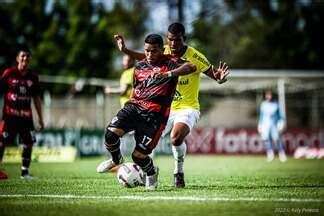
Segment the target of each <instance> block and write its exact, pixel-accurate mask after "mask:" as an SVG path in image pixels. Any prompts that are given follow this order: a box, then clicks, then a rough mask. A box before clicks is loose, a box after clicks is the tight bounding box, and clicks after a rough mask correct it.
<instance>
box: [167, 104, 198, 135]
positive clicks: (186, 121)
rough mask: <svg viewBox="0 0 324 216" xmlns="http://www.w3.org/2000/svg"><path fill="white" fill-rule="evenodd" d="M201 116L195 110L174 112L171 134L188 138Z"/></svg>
mask: <svg viewBox="0 0 324 216" xmlns="http://www.w3.org/2000/svg"><path fill="white" fill-rule="evenodd" d="M199 116H200V113H199V111H198V110H195V109H184V110H179V111H176V112H174V117H173V119H174V120H173V128H172V131H171V133H172V134H180V135H182V136H186V135H187V134H188V133H189V132H190V131H191V130H192V128H193V127H194V126H195V124H196V123H197V122H198V120H199ZM172 134H171V136H172Z"/></svg>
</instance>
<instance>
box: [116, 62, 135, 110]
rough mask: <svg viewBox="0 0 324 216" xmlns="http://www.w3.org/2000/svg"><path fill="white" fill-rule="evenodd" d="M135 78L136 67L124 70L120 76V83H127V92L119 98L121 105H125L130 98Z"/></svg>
mask: <svg viewBox="0 0 324 216" xmlns="http://www.w3.org/2000/svg"><path fill="white" fill-rule="evenodd" d="M133 78H134V67H132V68H129V69H127V70H125V71H123V73H122V75H121V77H120V81H119V83H120V85H127V91H126V94H124V95H121V96H120V100H119V102H120V107H123V106H124V104H125V103H126V102H127V101H128V100H129V98H130V96H131V94H132V89H133Z"/></svg>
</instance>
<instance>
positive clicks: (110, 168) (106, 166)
mask: <svg viewBox="0 0 324 216" xmlns="http://www.w3.org/2000/svg"><path fill="white" fill-rule="evenodd" d="M122 163H124V159H123V158H121V159H120V161H119V163H118V164H116V163H115V162H114V161H113V160H112V159H109V160H106V161H104V162H101V163H100V164H99V165H98V166H97V173H105V172H117V168H118V167H119V165H121V164H122Z"/></svg>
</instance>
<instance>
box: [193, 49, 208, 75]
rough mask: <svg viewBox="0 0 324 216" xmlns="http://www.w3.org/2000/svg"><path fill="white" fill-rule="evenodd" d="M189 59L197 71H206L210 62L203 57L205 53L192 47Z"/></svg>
mask: <svg viewBox="0 0 324 216" xmlns="http://www.w3.org/2000/svg"><path fill="white" fill-rule="evenodd" d="M189 60H190V61H192V63H194V64H195V65H196V67H197V71H199V72H200V73H204V72H206V71H207V70H209V68H210V67H211V64H210V62H209V61H208V59H207V58H206V57H205V55H204V54H202V53H200V52H199V51H197V50H196V49H193V48H192V55H191V58H190V59H189Z"/></svg>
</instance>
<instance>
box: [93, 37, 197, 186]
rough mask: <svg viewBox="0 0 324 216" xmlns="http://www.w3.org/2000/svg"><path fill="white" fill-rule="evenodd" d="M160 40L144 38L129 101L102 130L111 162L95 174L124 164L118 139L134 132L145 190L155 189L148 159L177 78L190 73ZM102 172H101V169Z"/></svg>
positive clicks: (188, 65) (135, 155) (189, 65)
mask: <svg viewBox="0 0 324 216" xmlns="http://www.w3.org/2000/svg"><path fill="white" fill-rule="evenodd" d="M163 50H164V49H163V39H162V37H161V36H160V35H157V34H150V35H148V36H147V37H146V38H145V43H144V53H145V59H144V60H142V61H139V62H137V63H136V65H135V71H134V86H133V93H132V96H131V98H130V100H129V101H128V102H127V103H126V104H125V106H124V107H123V108H122V109H121V110H120V111H119V112H118V113H117V115H116V116H115V117H114V118H113V119H112V120H111V122H110V124H109V125H108V127H107V128H106V131H105V145H106V148H107V150H108V151H109V152H110V153H111V155H112V159H110V160H107V161H104V162H103V163H101V164H100V165H99V166H98V168H97V171H98V172H105V171H111V170H112V169H113V168H114V167H116V166H118V165H119V164H121V163H123V158H122V155H121V152H120V137H121V136H123V135H124V134H125V133H127V132H130V131H135V133H134V136H135V141H136V146H135V149H134V152H133V153H132V158H133V161H134V162H135V163H136V164H138V165H139V166H140V167H141V168H142V170H143V171H144V172H145V173H146V180H145V188H146V189H149V190H154V189H156V188H157V176H158V169H157V167H154V165H153V161H152V159H151V158H150V157H149V156H148V155H149V154H150V153H151V152H152V150H153V149H154V148H155V147H156V145H157V143H158V141H159V139H160V136H161V134H162V131H163V130H164V128H165V125H166V122H167V120H168V117H169V113H170V106H171V102H172V99H173V96H174V93H175V89H176V85H177V81H178V76H179V75H184V74H189V73H192V72H194V71H195V70H196V67H195V66H194V65H193V64H192V63H190V62H184V61H183V60H180V59H176V58H174V57H171V56H167V55H163ZM102 167H103V168H104V169H105V170H100V168H102Z"/></svg>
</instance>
